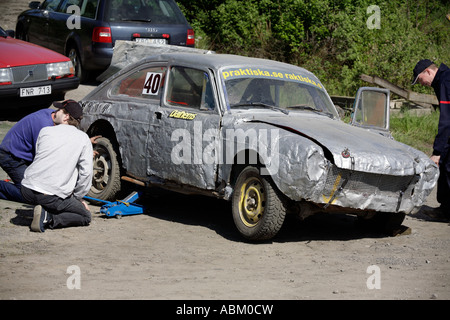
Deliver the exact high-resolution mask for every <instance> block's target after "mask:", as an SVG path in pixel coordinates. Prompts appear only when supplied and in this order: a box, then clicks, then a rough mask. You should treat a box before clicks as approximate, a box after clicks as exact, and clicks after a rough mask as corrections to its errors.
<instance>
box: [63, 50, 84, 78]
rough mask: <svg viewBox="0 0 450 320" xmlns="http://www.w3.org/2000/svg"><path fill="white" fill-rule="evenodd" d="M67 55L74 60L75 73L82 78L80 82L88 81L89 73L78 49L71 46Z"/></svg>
mask: <svg viewBox="0 0 450 320" xmlns="http://www.w3.org/2000/svg"><path fill="white" fill-rule="evenodd" d="M67 56H68V57H69V59H70V60H71V61H72V64H73V67H74V68H75V75H76V76H77V77H78V78H79V79H80V82H81V83H83V82H86V81H87V80H88V78H89V74H88V71H87V70H86V69H84V68H83V65H82V64H81V58H80V54H79V53H78V50H77V49H76V48H75V47H72V48H70V49H69V52H68V54H67Z"/></svg>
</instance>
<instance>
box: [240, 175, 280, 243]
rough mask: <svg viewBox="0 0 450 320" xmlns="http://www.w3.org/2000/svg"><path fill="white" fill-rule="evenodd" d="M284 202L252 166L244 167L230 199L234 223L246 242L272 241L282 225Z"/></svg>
mask: <svg viewBox="0 0 450 320" xmlns="http://www.w3.org/2000/svg"><path fill="white" fill-rule="evenodd" d="M286 208H287V206H286V202H285V200H284V198H283V197H282V195H280V194H279V192H278V191H277V190H276V189H275V188H274V187H273V186H272V184H271V183H270V182H269V180H268V179H266V178H264V177H261V176H260V174H259V170H258V169H257V168H255V167H251V166H249V167H246V168H245V169H244V170H242V172H241V173H240V174H239V176H238V178H237V180H236V184H235V188H234V193H233V197H232V213H233V220H234V223H235V225H236V227H237V229H238V230H239V232H240V233H241V235H242V236H243V237H244V238H246V239H249V240H268V239H271V238H273V237H274V236H275V235H276V234H277V233H278V231H279V230H280V229H281V226H282V225H283V222H284V218H285V216H286Z"/></svg>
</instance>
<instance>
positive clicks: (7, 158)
mask: <svg viewBox="0 0 450 320" xmlns="http://www.w3.org/2000/svg"><path fill="white" fill-rule="evenodd" d="M29 165H30V162H28V161H25V160H23V159H19V158H16V157H15V156H13V155H12V154H11V153H9V152H7V151H4V150H1V149H0V166H1V167H2V169H3V170H4V171H5V172H6V174H7V175H8V176H9V177H10V178H11V180H12V183H11V182H7V181H0V199H5V200H12V201H17V202H24V200H23V197H22V193H21V192H20V188H21V182H22V179H23V175H24V173H25V169H26V168H27V167H28V166H29Z"/></svg>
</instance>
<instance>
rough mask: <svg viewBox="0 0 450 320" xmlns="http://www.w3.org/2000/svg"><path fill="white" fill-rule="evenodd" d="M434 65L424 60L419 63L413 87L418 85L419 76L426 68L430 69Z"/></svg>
mask: <svg viewBox="0 0 450 320" xmlns="http://www.w3.org/2000/svg"><path fill="white" fill-rule="evenodd" d="M432 64H434V62H433V61H431V60H428V59H423V60H420V61H419V62H417V64H416V66H415V67H414V71H413V81H412V83H411V85H412V86H413V85H415V84H416V82H417V78H419V74H421V73H422V72H423V71H424V70H425V69H426V68H428V67H429V66H431V65H432Z"/></svg>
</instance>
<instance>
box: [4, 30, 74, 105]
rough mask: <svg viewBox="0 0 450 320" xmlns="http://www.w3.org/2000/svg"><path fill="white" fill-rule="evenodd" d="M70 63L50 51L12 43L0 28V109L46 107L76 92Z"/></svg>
mask: <svg viewBox="0 0 450 320" xmlns="http://www.w3.org/2000/svg"><path fill="white" fill-rule="evenodd" d="M74 73H75V70H74V67H73V64H72V62H71V61H70V59H69V58H68V57H66V56H63V55H62V54H59V53H56V52H54V51H52V50H49V49H46V48H43V47H40V46H37V45H34V44H31V43H28V42H24V41H22V40H18V39H14V38H12V37H11V36H9V35H8V33H7V32H6V31H5V30H3V29H2V28H1V27H0V101H1V103H0V109H1V110H2V111H4V110H5V109H12V108H14V109H16V110H17V109H18V108H24V107H31V106H39V107H47V106H49V105H50V104H51V103H52V102H53V101H57V100H63V99H64V95H65V93H66V92H67V91H69V90H73V89H76V88H78V85H79V83H80V81H79V79H78V78H77V77H75V74H74Z"/></svg>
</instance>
